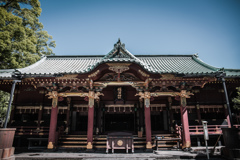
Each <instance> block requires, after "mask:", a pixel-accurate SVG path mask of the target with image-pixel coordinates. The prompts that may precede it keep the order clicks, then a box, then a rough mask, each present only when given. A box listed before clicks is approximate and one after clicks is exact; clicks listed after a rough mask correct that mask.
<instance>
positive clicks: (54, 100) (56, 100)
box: [46, 91, 58, 108]
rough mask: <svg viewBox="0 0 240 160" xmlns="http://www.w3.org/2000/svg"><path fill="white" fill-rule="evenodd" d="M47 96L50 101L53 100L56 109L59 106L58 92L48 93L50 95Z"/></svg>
mask: <svg viewBox="0 0 240 160" xmlns="http://www.w3.org/2000/svg"><path fill="white" fill-rule="evenodd" d="M46 95H47V96H49V97H48V99H52V107H53V108H56V107H57V104H58V92H57V91H52V92H48V94H46Z"/></svg>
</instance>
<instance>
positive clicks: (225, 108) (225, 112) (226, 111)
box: [224, 104, 231, 128]
mask: <svg viewBox="0 0 240 160" xmlns="http://www.w3.org/2000/svg"><path fill="white" fill-rule="evenodd" d="M224 114H225V117H226V119H227V124H228V128H231V121H230V117H229V114H228V109H227V105H226V104H224Z"/></svg>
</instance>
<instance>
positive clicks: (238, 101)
mask: <svg viewBox="0 0 240 160" xmlns="http://www.w3.org/2000/svg"><path fill="white" fill-rule="evenodd" d="M237 94H238V95H237V97H235V98H233V99H232V102H233V103H234V106H233V107H234V108H235V109H240V87H237Z"/></svg>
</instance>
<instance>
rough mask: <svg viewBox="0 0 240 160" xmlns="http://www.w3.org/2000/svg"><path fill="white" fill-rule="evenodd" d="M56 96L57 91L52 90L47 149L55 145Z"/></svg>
mask: <svg viewBox="0 0 240 160" xmlns="http://www.w3.org/2000/svg"><path fill="white" fill-rule="evenodd" d="M57 105H58V96H57V92H56V91H53V92H52V110H51V119H50V128H49V135H48V149H53V148H54V147H55V143H56V142H55V140H56V129H57V117H58V106H57Z"/></svg>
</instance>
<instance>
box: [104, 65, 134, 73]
mask: <svg viewBox="0 0 240 160" xmlns="http://www.w3.org/2000/svg"><path fill="white" fill-rule="evenodd" d="M129 65H130V63H108V66H109V68H108V69H109V70H111V71H113V72H116V73H122V72H124V71H127V70H129V67H128V66H129Z"/></svg>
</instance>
